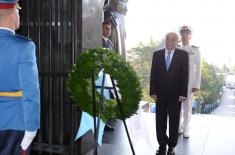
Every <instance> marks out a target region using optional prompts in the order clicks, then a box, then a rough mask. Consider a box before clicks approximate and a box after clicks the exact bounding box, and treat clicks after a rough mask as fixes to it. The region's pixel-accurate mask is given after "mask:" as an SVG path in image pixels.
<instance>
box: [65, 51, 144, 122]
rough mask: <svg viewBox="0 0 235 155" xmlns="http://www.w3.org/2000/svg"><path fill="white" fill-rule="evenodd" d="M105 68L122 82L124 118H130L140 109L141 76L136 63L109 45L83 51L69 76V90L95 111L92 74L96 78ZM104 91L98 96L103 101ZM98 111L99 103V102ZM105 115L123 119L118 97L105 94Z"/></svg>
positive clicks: (89, 110) (84, 108)
mask: <svg viewBox="0 0 235 155" xmlns="http://www.w3.org/2000/svg"><path fill="white" fill-rule="evenodd" d="M101 69H104V71H105V73H107V74H110V75H111V76H112V77H113V79H115V80H116V81H117V83H118V88H119V93H120V94H121V96H122V97H121V103H120V105H121V108H122V111H123V118H124V119H126V118H129V117H131V116H132V115H133V114H135V113H136V111H137V110H138V104H139V101H140V100H141V97H142V89H141V86H140V82H139V79H138V77H137V75H136V72H135V71H134V69H133V67H132V66H131V65H130V64H129V63H128V62H126V61H125V60H124V59H123V58H122V57H121V56H120V55H118V54H117V53H116V52H114V51H112V50H110V49H106V48H95V49H88V50H87V51H85V52H82V53H81V54H80V56H79V58H78V60H77V62H76V64H75V65H74V66H73V68H72V71H71V72H70V73H69V77H68V80H67V88H68V92H69V94H70V96H71V98H72V100H73V102H74V104H75V105H77V106H78V107H79V108H80V109H81V110H82V111H85V112H87V113H89V114H90V115H93V98H92V97H93V96H92V76H94V79H95V80H96V79H97V78H98V73H99V72H100V71H101ZM99 98H100V94H99V93H98V92H97V91H96V93H95V100H96V103H98V102H99ZM96 110H97V113H98V104H96ZM101 119H102V120H103V121H107V120H110V119H122V115H121V113H120V109H119V107H118V105H117V101H116V100H115V99H111V100H107V99H105V98H104V100H103V106H102V113H101Z"/></svg>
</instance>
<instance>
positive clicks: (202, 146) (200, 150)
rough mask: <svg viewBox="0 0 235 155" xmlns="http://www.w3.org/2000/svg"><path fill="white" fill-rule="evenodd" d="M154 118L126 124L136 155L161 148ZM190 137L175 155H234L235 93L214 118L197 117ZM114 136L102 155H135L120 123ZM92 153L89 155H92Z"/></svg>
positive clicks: (105, 142) (107, 137)
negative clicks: (157, 139)
mask: <svg viewBox="0 0 235 155" xmlns="http://www.w3.org/2000/svg"><path fill="white" fill-rule="evenodd" d="M154 119H155V117H154V114H152V113H144V112H141V113H139V114H138V115H136V116H134V117H132V118H131V119H129V120H127V124H128V129H129V132H130V133H131V138H132V142H133V145H134V149H135V153H136V155H154V154H155V151H156V149H157V148H158V144H157V141H156V134H155V120H154ZM191 122H192V123H191V137H190V138H188V139H186V138H183V137H182V135H179V140H178V145H177V147H176V155H235V93H234V91H232V90H227V91H225V93H224V96H223V99H222V103H221V104H220V106H219V107H218V109H217V110H215V111H214V112H213V113H212V114H211V115H202V114H195V115H193V116H192V121H191ZM113 125H114V126H115V128H116V130H115V132H105V134H104V137H103V145H102V146H100V147H99V155H132V152H131V149H130V147H129V143H128V140H127V136H126V133H125V130H124V126H123V123H122V122H121V121H114V122H113ZM92 154H93V151H92V150H91V151H90V152H88V153H87V154H86V155H92Z"/></svg>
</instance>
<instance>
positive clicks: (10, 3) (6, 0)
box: [0, 0, 21, 9]
mask: <svg viewBox="0 0 235 155" xmlns="http://www.w3.org/2000/svg"><path fill="white" fill-rule="evenodd" d="M12 8H17V9H21V7H20V6H19V3H18V0H0V9H12Z"/></svg>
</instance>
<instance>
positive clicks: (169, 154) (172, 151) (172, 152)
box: [167, 147, 175, 155]
mask: <svg viewBox="0 0 235 155" xmlns="http://www.w3.org/2000/svg"><path fill="white" fill-rule="evenodd" d="M167 155H175V148H174V147H169V148H168V151H167Z"/></svg>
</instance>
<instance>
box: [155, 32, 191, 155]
mask: <svg viewBox="0 0 235 155" xmlns="http://www.w3.org/2000/svg"><path fill="white" fill-rule="evenodd" d="M177 43H178V36H177V34H176V33H174V32H171V33H168V34H167V35H166V48H164V49H162V50H159V51H156V52H154V54H153V60H152V69H151V79H150V95H151V97H152V98H153V99H154V100H155V101H156V103H157V111H156V132H157V140H158V143H159V146H160V147H159V150H158V151H157V154H158V155H165V153H166V146H167V145H168V147H169V148H168V151H167V154H168V155H172V154H175V149H174V148H175V146H176V145H177V141H178V129H179V118H180V109H181V102H182V101H183V100H185V99H186V97H187V87H188V72H189V71H188V68H189V65H188V54H187V52H186V51H183V50H180V49H176V48H175V47H176V45H177ZM167 116H168V117H169V137H168V136H167V134H166V130H167Z"/></svg>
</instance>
